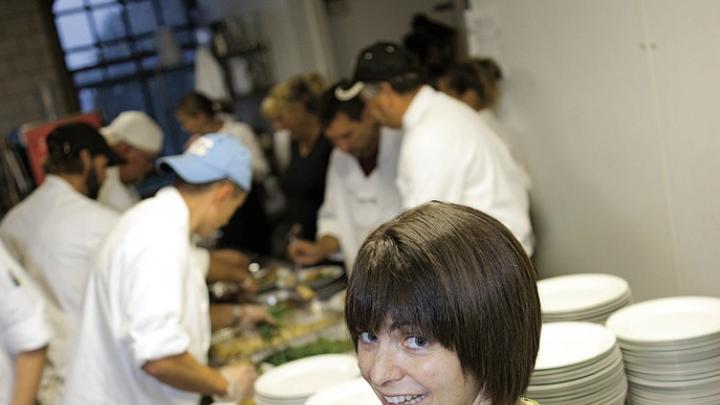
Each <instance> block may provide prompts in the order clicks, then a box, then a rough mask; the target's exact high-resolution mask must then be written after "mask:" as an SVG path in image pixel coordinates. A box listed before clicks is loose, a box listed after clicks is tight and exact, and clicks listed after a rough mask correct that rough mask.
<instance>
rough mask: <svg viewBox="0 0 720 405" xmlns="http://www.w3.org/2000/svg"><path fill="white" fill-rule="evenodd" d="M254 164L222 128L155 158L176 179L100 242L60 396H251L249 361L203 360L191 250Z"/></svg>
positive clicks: (240, 193) (245, 314) (225, 213)
mask: <svg viewBox="0 0 720 405" xmlns="http://www.w3.org/2000/svg"><path fill="white" fill-rule="evenodd" d="M250 162H251V157H250V153H249V152H248V151H247V149H245V147H244V146H243V145H242V144H240V143H239V142H238V141H237V140H235V139H234V138H232V137H231V136H228V135H223V134H209V135H206V136H203V137H201V138H198V139H197V140H196V141H195V142H194V143H193V144H192V145H191V146H190V147H189V148H188V150H187V151H186V152H185V153H184V154H182V155H178V156H170V157H166V158H162V159H160V161H159V162H158V164H159V166H160V168H161V169H164V170H171V171H173V172H174V173H175V174H176V176H177V179H176V181H175V184H174V185H173V186H171V187H167V188H165V189H163V190H160V192H158V194H157V195H156V196H155V197H153V198H150V199H147V200H145V201H143V202H141V203H139V204H138V205H136V206H135V207H133V208H131V209H130V210H129V211H127V212H126V213H125V215H123V216H122V217H121V219H120V221H119V223H118V225H117V226H116V227H115V229H114V230H113V231H112V232H111V234H110V235H109V237H108V238H107V239H106V241H105V243H104V244H103V246H102V247H101V249H100V251H99V254H98V256H97V260H96V261H95V266H94V268H93V272H92V274H91V276H90V280H89V282H88V291H87V294H86V298H85V306H84V310H83V324H82V327H81V330H80V333H79V334H80V338H79V341H78V347H79V350H78V351H77V352H78V354H77V355H76V356H75V358H74V359H73V361H72V363H71V367H70V371H69V374H68V378H67V384H66V389H65V394H64V397H63V399H62V401H61V403H64V404H73V405H75V404H99V403H104V404H118V405H120V404H188V405H189V404H197V403H198V402H199V400H200V394H210V395H217V396H224V397H227V398H229V399H232V400H236V401H237V400H241V399H245V398H250V397H251V396H252V387H253V383H254V379H255V371H254V368H253V367H251V366H249V365H231V366H226V367H223V368H221V369H213V368H209V367H207V366H206V365H205V364H206V362H207V358H206V355H207V352H208V348H209V345H210V321H209V314H208V306H209V305H208V297H207V289H206V286H205V280H204V277H203V274H202V272H200V271H197V269H194V268H193V267H192V260H191V259H190V253H189V252H190V249H191V241H190V238H191V235H192V234H199V235H201V236H209V235H211V234H212V233H214V232H215V231H216V230H217V229H218V228H219V227H221V226H222V225H223V224H225V223H226V222H227V221H228V219H229V218H230V216H231V215H232V214H233V212H234V211H235V210H236V209H237V208H238V207H239V206H240V205H242V203H243V202H244V200H245V196H246V195H247V193H248V191H249V189H250V184H251V177H252V169H251V166H250ZM242 309H243V310H242V311H241V313H240V317H241V318H242V320H245V321H249V322H252V321H259V320H267V319H269V316H268V314H267V311H266V310H265V309H264V308H259V307H257V306H251V307H242Z"/></svg>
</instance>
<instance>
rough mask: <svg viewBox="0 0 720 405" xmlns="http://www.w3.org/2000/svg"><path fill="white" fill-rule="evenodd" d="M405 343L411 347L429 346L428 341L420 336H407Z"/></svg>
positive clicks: (421, 347)
mask: <svg viewBox="0 0 720 405" xmlns="http://www.w3.org/2000/svg"><path fill="white" fill-rule="evenodd" d="M407 343H408V346H410V348H412V349H424V348H426V347H428V346H430V341H429V340H428V339H426V338H424V337H422V336H410V337H409V338H407Z"/></svg>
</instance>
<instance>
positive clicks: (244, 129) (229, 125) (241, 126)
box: [220, 118, 254, 135]
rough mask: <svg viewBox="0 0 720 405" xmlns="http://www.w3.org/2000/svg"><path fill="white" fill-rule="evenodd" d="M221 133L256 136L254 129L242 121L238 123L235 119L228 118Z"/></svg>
mask: <svg viewBox="0 0 720 405" xmlns="http://www.w3.org/2000/svg"><path fill="white" fill-rule="evenodd" d="M220 130H221V131H223V130H225V131H228V132H231V133H237V134H250V135H252V134H254V131H253V129H252V127H251V126H250V125H248V124H246V123H244V122H242V121H236V120H235V119H234V118H226V119H225V120H224V121H223V127H222V128H221V129H220Z"/></svg>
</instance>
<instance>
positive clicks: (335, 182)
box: [317, 151, 344, 243]
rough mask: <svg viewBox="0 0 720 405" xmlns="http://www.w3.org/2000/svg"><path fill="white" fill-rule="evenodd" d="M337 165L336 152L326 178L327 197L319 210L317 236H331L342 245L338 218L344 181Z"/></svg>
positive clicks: (331, 158)
mask: <svg viewBox="0 0 720 405" xmlns="http://www.w3.org/2000/svg"><path fill="white" fill-rule="evenodd" d="M337 165H338V155H337V152H336V151H333V152H332V154H331V155H330V164H329V165H328V170H327V175H326V177H325V197H324V199H323V203H322V205H321V206H320V210H318V219H317V235H318V237H322V236H326V235H331V236H334V237H336V238H337V239H338V240H340V242H341V243H342V240H341V235H342V227H341V225H340V220H339V218H338V216H339V214H340V212H339V208H340V207H338V193H342V192H344V191H343V189H342V180H341V179H340V178H339V176H338V174H337Z"/></svg>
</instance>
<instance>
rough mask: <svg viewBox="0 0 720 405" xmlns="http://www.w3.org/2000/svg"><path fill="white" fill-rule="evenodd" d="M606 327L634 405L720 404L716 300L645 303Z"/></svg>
mask: <svg viewBox="0 0 720 405" xmlns="http://www.w3.org/2000/svg"><path fill="white" fill-rule="evenodd" d="M607 326H608V328H609V329H610V330H612V331H613V332H614V333H615V335H617V338H618V341H619V342H620V347H621V348H622V351H623V357H624V360H625V369H626V370H627V375H628V380H629V381H630V393H629V395H630V398H631V399H632V401H633V404H638V405H644V404H683V405H701V404H702V405H705V404H707V405H710V404H720V299H718V298H709V297H673V298H663V299H658V300H652V301H647V302H643V303H640V304H636V305H632V306H629V307H627V308H624V309H622V310H620V311H618V312H617V313H615V314H613V315H612V316H611V317H610V319H608V322H607Z"/></svg>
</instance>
